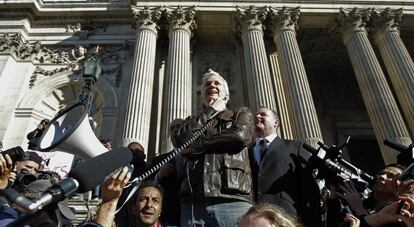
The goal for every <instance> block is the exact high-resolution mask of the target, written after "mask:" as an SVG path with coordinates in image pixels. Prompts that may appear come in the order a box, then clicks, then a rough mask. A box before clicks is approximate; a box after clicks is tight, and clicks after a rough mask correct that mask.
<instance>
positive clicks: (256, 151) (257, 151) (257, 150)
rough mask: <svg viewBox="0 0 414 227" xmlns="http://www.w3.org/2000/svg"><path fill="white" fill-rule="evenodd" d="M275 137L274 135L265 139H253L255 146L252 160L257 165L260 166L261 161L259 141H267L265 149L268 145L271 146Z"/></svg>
mask: <svg viewBox="0 0 414 227" xmlns="http://www.w3.org/2000/svg"><path fill="white" fill-rule="evenodd" d="M276 137H277V134H276V133H275V134H271V135H268V136H266V137H265V138H259V137H256V139H255V142H256V145H255V146H254V148H253V156H254V159H255V160H256V162H257V164H259V165H260V160H261V157H260V145H259V143H260V141H261V140H262V139H267V143H266V148H267V147H269V144H271V143H272V142H273V140H275V138H276Z"/></svg>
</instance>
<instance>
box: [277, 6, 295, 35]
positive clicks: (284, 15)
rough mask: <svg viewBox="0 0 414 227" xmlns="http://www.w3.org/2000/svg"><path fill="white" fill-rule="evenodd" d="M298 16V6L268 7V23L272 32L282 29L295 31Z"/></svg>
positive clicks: (278, 31)
mask: <svg viewBox="0 0 414 227" xmlns="http://www.w3.org/2000/svg"><path fill="white" fill-rule="evenodd" d="M299 16H300V8H299V7H295V8H287V7H283V8H282V9H276V8H270V23H271V26H272V30H273V32H274V34H278V33H280V32H282V31H292V32H296V30H297V29H298V22H299Z"/></svg>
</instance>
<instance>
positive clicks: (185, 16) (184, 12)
mask: <svg viewBox="0 0 414 227" xmlns="http://www.w3.org/2000/svg"><path fill="white" fill-rule="evenodd" d="M195 8H196V7H195V6H191V7H188V8H185V9H184V8H183V7H182V6H178V7H177V8H174V9H173V8H167V9H166V18H167V22H168V25H169V30H170V32H171V31H174V30H185V31H187V32H188V33H190V35H191V31H192V30H194V29H196V28H197V24H196V22H195V19H194V17H195Z"/></svg>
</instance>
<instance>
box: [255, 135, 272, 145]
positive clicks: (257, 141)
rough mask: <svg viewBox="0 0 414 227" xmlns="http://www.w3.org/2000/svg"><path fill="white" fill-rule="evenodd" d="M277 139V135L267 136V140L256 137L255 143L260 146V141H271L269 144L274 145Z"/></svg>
mask: <svg viewBox="0 0 414 227" xmlns="http://www.w3.org/2000/svg"><path fill="white" fill-rule="evenodd" d="M276 137H277V133H274V134H270V135H268V136H266V137H265V138H260V137H256V140H255V142H256V144H259V142H260V140H262V139H267V141H269V143H272V142H273V140H275V139H276Z"/></svg>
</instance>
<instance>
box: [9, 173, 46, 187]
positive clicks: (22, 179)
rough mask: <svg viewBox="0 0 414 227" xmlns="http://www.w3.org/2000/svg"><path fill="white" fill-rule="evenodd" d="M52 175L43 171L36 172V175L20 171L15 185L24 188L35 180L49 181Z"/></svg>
mask: <svg viewBox="0 0 414 227" xmlns="http://www.w3.org/2000/svg"><path fill="white" fill-rule="evenodd" d="M51 178H52V174H51V173H49V172H45V171H37V172H36V174H34V175H33V174H30V173H29V172H28V171H27V170H22V171H20V172H19V173H18V174H17V177H16V185H17V186H23V187H26V186H27V185H29V184H30V183H32V182H34V181H37V180H50V179H51Z"/></svg>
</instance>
